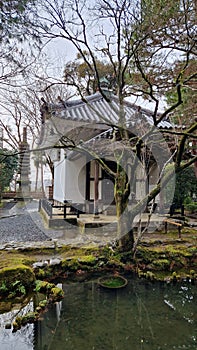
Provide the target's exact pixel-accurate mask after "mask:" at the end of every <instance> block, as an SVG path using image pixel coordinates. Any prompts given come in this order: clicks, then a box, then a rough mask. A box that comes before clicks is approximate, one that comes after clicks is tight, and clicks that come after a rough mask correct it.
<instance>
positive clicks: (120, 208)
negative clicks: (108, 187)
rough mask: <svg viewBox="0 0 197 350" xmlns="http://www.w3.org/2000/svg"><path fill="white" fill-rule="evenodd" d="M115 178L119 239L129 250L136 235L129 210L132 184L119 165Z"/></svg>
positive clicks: (124, 249) (121, 244) (120, 246)
mask: <svg viewBox="0 0 197 350" xmlns="http://www.w3.org/2000/svg"><path fill="white" fill-rule="evenodd" d="M117 170H118V171H117V176H116V179H115V187H114V195H115V201H116V215H117V221H118V227H117V239H118V243H119V248H120V249H121V250H123V251H128V250H131V249H132V248H133V244H134V236H133V229H132V222H133V219H132V216H131V215H130V213H129V210H128V202H129V193H130V185H129V181H128V179H127V175H126V173H125V171H124V170H123V169H121V168H120V166H118V169H117Z"/></svg>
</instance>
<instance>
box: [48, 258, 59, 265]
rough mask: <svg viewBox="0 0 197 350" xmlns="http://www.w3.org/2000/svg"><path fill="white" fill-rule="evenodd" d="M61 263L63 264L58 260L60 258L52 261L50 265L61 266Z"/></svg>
mask: <svg viewBox="0 0 197 350" xmlns="http://www.w3.org/2000/svg"><path fill="white" fill-rule="evenodd" d="M60 263H61V260H60V259H58V258H56V259H50V262H49V264H50V265H51V266H54V265H59V264H60Z"/></svg>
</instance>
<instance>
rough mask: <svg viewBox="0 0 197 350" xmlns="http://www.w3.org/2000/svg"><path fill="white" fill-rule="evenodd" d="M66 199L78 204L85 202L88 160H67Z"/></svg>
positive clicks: (83, 158) (82, 158) (80, 158)
mask: <svg viewBox="0 0 197 350" xmlns="http://www.w3.org/2000/svg"><path fill="white" fill-rule="evenodd" d="M65 179H66V181H65V199H67V200H71V201H72V202H76V203H84V202H85V191H86V158H85V157H83V156H80V157H79V158H77V159H75V160H66V177H65Z"/></svg>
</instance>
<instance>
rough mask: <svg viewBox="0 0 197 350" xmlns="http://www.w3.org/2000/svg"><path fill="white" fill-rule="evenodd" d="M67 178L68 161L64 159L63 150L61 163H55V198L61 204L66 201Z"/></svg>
mask: <svg viewBox="0 0 197 350" xmlns="http://www.w3.org/2000/svg"><path fill="white" fill-rule="evenodd" d="M65 176H66V160H65V159H64V151H63V150H61V155H60V161H56V162H54V178H55V181H54V190H53V198H54V199H55V200H57V201H59V202H62V203H63V202H64V200H65Z"/></svg>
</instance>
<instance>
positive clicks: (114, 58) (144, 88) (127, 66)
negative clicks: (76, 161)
mask: <svg viewBox="0 0 197 350" xmlns="http://www.w3.org/2000/svg"><path fill="white" fill-rule="evenodd" d="M38 3H39V6H40V12H39V13H40V14H41V15H40V16H39V15H38V21H37V30H38V34H39V35H43V36H44V37H45V38H48V39H53V38H61V39H62V40H65V45H66V42H70V43H72V45H73V48H74V49H75V50H76V51H77V52H78V54H79V55H80V57H81V58H82V59H83V61H84V63H85V65H86V66H87V68H88V69H89V71H91V72H93V75H94V80H95V81H96V83H97V88H98V90H99V91H100V93H101V94H102V96H103V98H104V99H105V100H106V101H107V102H108V103H109V104H111V107H112V108H114V107H113V105H112V103H111V101H110V97H109V96H107V95H106V94H105V93H104V91H103V90H102V86H101V82H100V74H99V67H98V58H99V60H103V61H104V62H105V64H110V65H111V67H112V68H113V74H112V75H113V80H114V84H115V85H116V93H117V97H118V103H119V108H118V110H116V112H117V113H118V115H119V117H118V122H117V123H116V125H113V124H112V122H111V120H110V118H109V117H108V116H105V115H101V116H100V117H101V119H102V121H103V123H106V124H107V125H109V126H112V128H113V130H115V129H116V130H118V132H117V133H114V137H115V138H116V141H117V140H121V144H122V145H123V146H124V147H122V148H121V151H120V150H118V151H117V152H115V153H114V156H115V159H116V164H117V169H116V171H115V172H113V171H112V170H111V169H107V166H106V165H105V164H103V161H102V160H101V159H100V157H99V156H97V157H96V156H95V157H96V159H97V161H98V162H100V163H101V164H102V166H104V167H105V169H106V170H107V171H109V172H110V173H111V174H112V175H113V176H114V179H115V198H116V206H117V218H118V223H119V234H120V236H122V233H123V232H124V233H126V232H128V233H129V235H128V236H129V237H127V238H129V241H130V242H131V245H133V232H132V230H130V227H131V224H132V221H133V219H134V217H135V215H136V214H137V213H138V212H140V210H141V209H142V208H143V207H144V204H145V203H149V202H150V201H151V200H152V199H154V198H155V196H156V195H157V194H158V193H159V192H160V191H161V188H162V187H164V186H166V184H167V183H168V181H169V180H170V178H171V177H172V174H173V171H174V170H172V168H171V167H170V166H169V163H170V161H171V160H173V161H174V168H175V172H176V173H178V172H180V171H181V170H182V169H185V167H187V166H189V165H191V164H192V163H194V161H195V159H196V156H194V157H192V158H190V159H185V158H184V154H185V150H186V148H187V147H188V140H189V138H192V139H194V138H195V137H196V134H195V133H196V129H197V123H196V121H195V119H194V118H191V119H190V125H188V127H187V130H184V131H180V132H177V131H173V133H172V135H171V136H173V143H176V145H174V146H173V147H174V153H172V154H171V155H169V157H168V159H166V161H165V162H164V165H163V168H162V169H160V176H159V178H158V184H157V186H156V187H155V188H154V189H153V190H152V191H151V192H150V193H149V194H148V195H147V196H146V197H145V198H144V199H143V200H142V201H141V202H140V203H138V204H137V205H136V206H135V207H134V208H133V210H132V212H130V213H129V215H123V214H125V213H126V211H127V203H128V197H129V192H130V190H129V187H130V186H131V184H130V183H128V180H127V177H126V174H125V172H124V171H123V168H124V166H122V165H123V164H126V163H127V161H128V156H129V155H128V148H129V147H130V148H131V146H132V147H133V148H135V157H134V159H133V169H134V170H133V172H135V168H136V162H137V160H140V161H141V160H142V158H143V153H144V152H146V151H147V149H150V148H151V147H153V143H152V139H153V138H154V137H153V136H154V132H153V131H151V132H152V134H151V133H150V130H149V131H148V132H147V131H145V130H142V132H141V133H138V134H137V135H135V137H134V136H133V137H131V133H130V132H129V130H128V127H127V120H126V118H125V109H124V99H125V97H128V96H130V95H133V96H135V97H136V98H137V97H138V96H143V97H144V98H147V99H149V100H151V101H152V102H153V104H154V110H153V114H152V117H151V118H152V124H153V125H154V127H158V126H159V125H160V124H161V123H162V122H163V121H165V120H166V119H167V118H168V117H169V116H170V115H171V113H173V112H174V111H175V110H176V109H177V108H178V107H179V106H180V105H181V104H182V99H183V89H184V87H185V85H186V84H187V85H188V84H190V83H191V84H193V83H194V78H195V72H193V71H190V70H189V66H190V64H191V61H193V60H194V58H195V55H196V45H195V44H196V39H195V30H196V26H195V16H196V7H195V3H194V1H190V0H182V1H181V2H178V3H177V2H173V1H164V3H161V2H160V1H156V0H153V1H148V0H147V1H146V0H144V1H137V0H136V1H134V2H133V1H128V0H121V1H119V0H100V1H99V2H91V3H90V2H89V1H86V0H84V1H78V0H74V1H63V0H52V1H51V0H50V1H49V0H46V1H44V2H43V1H38ZM177 62H180V64H177ZM175 68H176V69H175ZM87 74H88V71H87ZM68 84H70V79H69V81H68ZM172 89H173V91H174V95H175V98H174V100H173V101H172V104H171V105H168V106H167V108H166V109H165V111H163V112H162V113H160V112H159V106H160V103H161V96H165V94H166V92H168V91H171V90H172ZM81 95H82V97H83V99H84V100H85V98H84V96H83V93H82V92H81ZM176 135H177V137H175V136H176ZM61 136H62V137H61V141H62V145H61V147H70V148H72V147H73V145H74V147H76V146H77V144H74V142H72V145H71V143H69V142H68V139H65V138H63V135H61ZM166 136H167V135H166V131H165V137H166ZM168 136H169V135H168ZM117 137H118V139H117ZM151 145H152V146H151ZM161 149H162V147H161ZM165 168H166V169H165ZM161 175H164V177H163V180H162V182H161ZM122 217H123V218H124V220H122ZM126 218H127V219H128V220H127V219H126ZM125 223H126V224H125ZM125 238H126V236H124V242H123V241H122V243H123V244H124V246H126V243H125V242H127V243H128V240H127V239H125Z"/></svg>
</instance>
